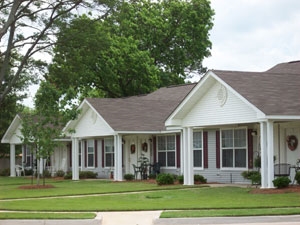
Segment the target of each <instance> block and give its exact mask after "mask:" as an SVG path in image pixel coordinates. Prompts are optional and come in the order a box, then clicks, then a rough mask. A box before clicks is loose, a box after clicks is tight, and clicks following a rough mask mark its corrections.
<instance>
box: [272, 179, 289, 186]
mask: <svg viewBox="0 0 300 225" xmlns="http://www.w3.org/2000/svg"><path fill="white" fill-rule="evenodd" d="M290 182H291V180H290V179H289V178H288V177H277V178H276V179H274V180H273V184H274V186H275V187H277V188H285V187H288V186H289V184H290Z"/></svg>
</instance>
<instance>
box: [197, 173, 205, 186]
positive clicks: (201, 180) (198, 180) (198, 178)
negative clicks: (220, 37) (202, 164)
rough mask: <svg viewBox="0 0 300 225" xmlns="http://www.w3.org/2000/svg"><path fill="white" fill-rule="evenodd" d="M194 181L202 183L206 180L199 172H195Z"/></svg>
mask: <svg viewBox="0 0 300 225" xmlns="http://www.w3.org/2000/svg"><path fill="white" fill-rule="evenodd" d="M194 181H195V182H200V183H204V184H205V183H206V182H207V180H206V179H205V178H204V177H203V176H202V175H200V174H195V175H194Z"/></svg>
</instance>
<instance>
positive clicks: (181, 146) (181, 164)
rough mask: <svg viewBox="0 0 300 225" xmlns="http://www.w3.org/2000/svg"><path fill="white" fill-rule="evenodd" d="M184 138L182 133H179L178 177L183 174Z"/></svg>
mask: <svg viewBox="0 0 300 225" xmlns="http://www.w3.org/2000/svg"><path fill="white" fill-rule="evenodd" d="M183 140H184V136H183V131H181V135H180V175H183V172H184V165H185V164H184V156H185V155H184V142H183Z"/></svg>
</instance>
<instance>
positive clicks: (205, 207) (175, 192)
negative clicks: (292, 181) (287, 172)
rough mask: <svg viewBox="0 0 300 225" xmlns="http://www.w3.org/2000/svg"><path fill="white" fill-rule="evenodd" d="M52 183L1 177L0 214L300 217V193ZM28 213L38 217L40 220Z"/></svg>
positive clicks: (144, 185)
mask: <svg viewBox="0 0 300 225" xmlns="http://www.w3.org/2000/svg"><path fill="white" fill-rule="evenodd" d="M50 183H51V184H52V185H54V186H55V188H50V189H31V190H21V189H19V188H18V187H19V186H20V185H25V184H28V180H27V179H24V178H0V210H8V211H20V212H22V211H34V212H40V213H44V212H97V211H132V210H166V212H164V213H163V214H162V217H201V216H246V215H289V214H300V201H299V199H300V194H299V193H285V194H251V193H249V192H250V190H251V189H250V188H239V187H219V188H210V187H207V186H191V187H190V186H183V185H171V186H158V185H156V184H150V183H147V182H112V181H104V180H85V181H84V180H80V181H69V180H68V181H53V180H48V181H47V184H50ZM37 197H42V198H37ZM172 210H176V212H173V211H172ZM28 214H29V215H31V216H32V218H34V217H35V216H36V215H38V214H36V215H35V214H30V213H28ZM51 214H52V215H54V218H56V217H55V215H59V214H58V213H54V214H53V213H50V214H48V215H51ZM72 215H73V214H72ZM20 216H22V215H20ZM12 217H13V216H12Z"/></svg>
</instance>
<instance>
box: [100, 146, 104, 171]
mask: <svg viewBox="0 0 300 225" xmlns="http://www.w3.org/2000/svg"><path fill="white" fill-rule="evenodd" d="M101 142H102V168H104V140H101Z"/></svg>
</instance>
